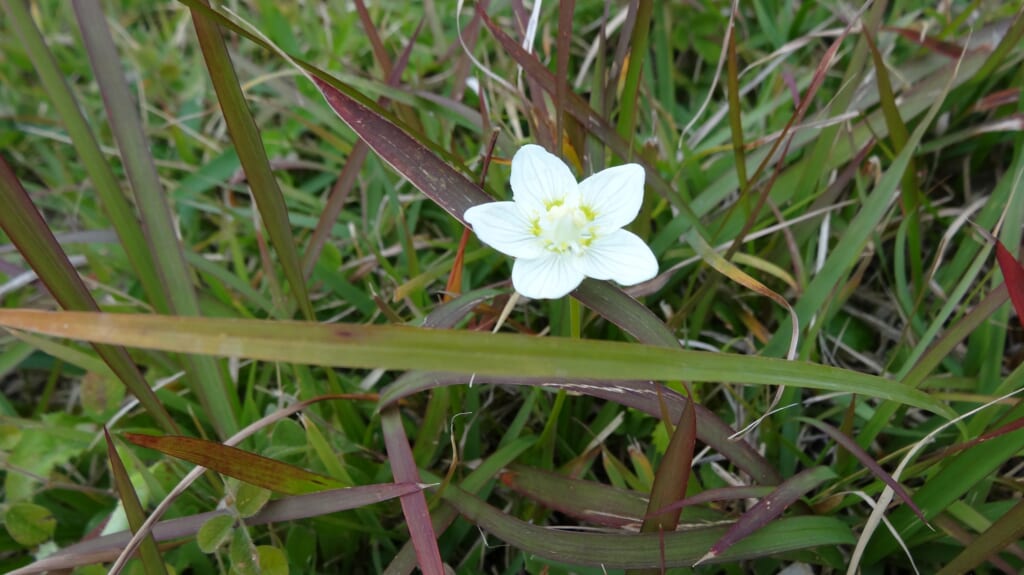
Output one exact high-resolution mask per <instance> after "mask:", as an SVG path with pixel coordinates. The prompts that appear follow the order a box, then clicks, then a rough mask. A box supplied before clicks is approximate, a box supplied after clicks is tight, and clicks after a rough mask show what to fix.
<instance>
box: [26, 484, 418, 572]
mask: <svg viewBox="0 0 1024 575" xmlns="http://www.w3.org/2000/svg"><path fill="white" fill-rule="evenodd" d="M421 489H422V487H420V486H419V485H415V484H411V483H381V484H377V485H361V486H357V487H349V488H345V489H332V490H329V491H321V492H319V493H310V494H307V495H295V496H292V497H286V498H283V499H277V500H275V501H271V502H269V503H267V504H266V505H264V506H263V509H261V510H260V512H259V513H257V514H256V515H253V516H252V517H247V518H245V519H244V520H243V521H244V522H245V524H246V525H249V526H252V525H265V524H267V523H281V522H283V521H294V520H296V519H305V518H308V517H319V516H321V515H326V514H328V513H336V512H338V511H345V510H348V509H356V508H358V507H364V506H366V505H372V504H374V503H380V502H381V501H387V500H389V499H394V498H396V497H401V496H403V495H408V494H409V493H416V492H418V491H420V490H421ZM225 513H228V512H227V511H224V510H221V511H208V512H206V513H199V514H196V515H190V516H188V517H179V518H177V519H169V520H167V521H161V522H159V523H157V524H156V525H155V526H154V528H153V538H154V539H156V540H157V541H170V540H173V539H180V538H182V537H190V536H192V535H195V534H196V532H197V531H199V528H200V527H201V526H202V525H203V524H204V523H206V522H207V521H209V520H210V519H211V518H213V517H216V516H218V515H223V514H225ZM130 539H131V533H129V532H127V531H122V532H120V533H112V534H110V535H103V536H101V537H96V538H95V539H89V540H87V541H83V542H81V543H76V544H74V545H70V546H68V547H65V548H63V549H61V550H60V551H58V552H56V553H54V554H53V555H50V556H48V557H46V558H45V559H41V560H39V561H36V562H34V563H32V564H30V565H26V566H24V567H22V568H20V569H16V570H14V571H11V572H10V573H9V574H8V575H29V574H32V573H43V572H46V571H50V572H54V571H59V570H61V569H73V568H75V567H80V566H82V565H89V564H92V563H101V562H103V563H108V562H110V561H112V560H113V559H114V558H116V557H117V556H118V555H119V554H120V553H121V550H122V549H124V546H125V545H126V544H127V543H128V541H129V540H130Z"/></svg>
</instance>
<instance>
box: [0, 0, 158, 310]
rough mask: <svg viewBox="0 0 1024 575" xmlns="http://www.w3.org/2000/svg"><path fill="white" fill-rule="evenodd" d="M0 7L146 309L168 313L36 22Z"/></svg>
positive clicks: (127, 208)
mask: <svg viewBox="0 0 1024 575" xmlns="http://www.w3.org/2000/svg"><path fill="white" fill-rule="evenodd" d="M3 7H4V9H5V11H6V12H7V16H8V18H10V20H9V27H10V28H12V29H13V30H14V32H15V34H17V36H18V39H19V40H20V41H21V44H22V46H23V47H24V48H25V51H26V53H27V54H28V56H29V58H30V59H31V60H32V65H33V66H34V67H35V69H36V72H37V73H38V74H39V80H40V82H42V84H43V89H44V90H45V91H46V93H47V95H48V96H49V97H50V101H51V103H52V104H53V108H54V110H55V111H56V112H57V114H58V115H59V116H60V118H61V121H62V122H63V123H64V126H65V128H66V129H67V131H68V136H69V137H70V138H71V144H72V145H73V146H74V147H75V152H76V153H77V154H78V157H79V158H80V159H81V161H82V165H83V166H84V167H85V170H86V172H88V174H89V179H91V180H92V183H93V187H94V188H95V190H96V194H97V195H98V196H99V198H100V203H101V204H102V206H103V209H104V211H106V213H107V216H108V217H109V218H110V223H111V224H112V225H113V226H114V231H115V232H117V236H118V238H120V240H121V247H122V248H123V249H124V251H125V255H126V256H127V257H128V262H129V263H130V264H131V266H132V269H133V270H134V271H135V274H136V276H137V277H138V278H139V282H140V283H141V284H142V291H143V292H145V294H146V298H147V300H148V302H149V304H150V305H152V306H153V307H154V308H155V309H156V311H157V312H159V313H168V312H169V311H170V307H169V304H168V301H167V296H166V294H165V293H164V291H163V289H162V287H161V283H160V276H159V274H158V273H157V270H156V265H155V264H154V263H153V259H152V258H151V257H150V255H149V252H148V251H147V250H146V241H145V236H144V235H143V233H142V227H141V226H140V225H139V220H138V218H137V217H136V215H135V210H134V209H133V208H132V206H131V204H129V203H128V200H127V198H126V197H125V195H124V194H123V193H122V192H121V184H120V183H119V182H118V180H117V178H115V177H114V172H113V170H112V169H111V167H110V163H109V162H108V161H107V158H106V157H105V156H104V155H103V151H102V150H101V149H100V145H99V143H98V142H97V141H96V136H95V135H94V134H93V132H92V129H91V128H90V127H89V124H88V122H87V121H86V119H85V116H84V115H83V114H82V111H81V110H80V109H79V107H78V104H77V102H75V97H74V95H73V94H72V93H71V89H70V88H69V87H68V83H67V80H65V77H64V73H63V72H61V70H60V69H59V68H58V66H57V62H56V60H55V59H54V57H53V54H52V53H51V52H50V50H49V48H48V47H47V46H46V42H45V41H44V40H43V35H42V34H41V33H40V31H39V28H38V27H37V26H36V23H35V20H33V19H32V17H31V16H30V15H29V13H28V10H27V8H26V3H25V2H24V1H22V0H3Z"/></svg>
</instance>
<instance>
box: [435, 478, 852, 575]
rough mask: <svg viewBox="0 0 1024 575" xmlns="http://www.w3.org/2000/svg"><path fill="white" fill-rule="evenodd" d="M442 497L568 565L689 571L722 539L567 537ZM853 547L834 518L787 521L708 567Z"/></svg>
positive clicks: (691, 534)
mask: <svg viewBox="0 0 1024 575" xmlns="http://www.w3.org/2000/svg"><path fill="white" fill-rule="evenodd" d="M444 498H445V500H446V501H448V502H449V503H451V504H452V505H454V506H455V507H456V508H457V509H458V510H459V513H461V514H462V515H463V516H464V517H466V519H468V520H470V521H472V522H473V523H475V524H476V525H477V527H480V528H481V529H485V530H486V531H488V532H490V533H491V534H493V535H495V536H497V537H498V538H500V539H502V540H504V541H506V542H508V543H509V544H511V545H513V546H515V547H516V548H517V549H521V550H522V551H524V552H527V553H533V554H535V555H538V556H540V557H544V558H547V559H552V560H555V561H563V562H566V563H571V564H574V565H594V566H601V567H606V568H626V569H629V568H638V569H643V568H656V567H661V566H662V565H664V566H665V567H683V566H691V565H693V563H694V562H696V561H697V560H698V559H699V558H700V557H701V556H702V555H704V554H705V552H706V551H707V549H708V548H709V547H710V546H711V544H712V543H714V542H715V541H716V540H717V539H719V538H720V537H721V536H722V535H724V534H725V529H724V528H719V527H715V528H709V529H694V530H688V531H684V532H673V533H649V534H647V533H645V534H619V533H573V532H568V531H561V530H555V529H547V528H545V527H541V526H539V525H533V524H529V523H526V522H524V521H520V520H518V519H515V518H513V517H511V516H509V515H506V514H504V513H502V512H501V511H499V510H497V509H495V508H493V507H491V506H490V505H487V504H486V503H484V502H483V501H481V500H479V499H477V498H476V497H473V496H472V495H470V494H468V493H466V492H465V491H462V490H460V489H455V488H449V489H448V490H446V491H445V494H444ZM853 542H854V538H853V535H852V534H851V533H850V529H849V527H847V526H846V525H845V524H843V523H842V522H841V521H839V520H838V519H834V518H831V517H792V518H788V519H781V520H779V521H775V522H772V523H771V524H769V525H767V526H765V527H764V529H762V530H761V531H760V532H758V533H755V534H754V535H752V536H750V537H748V538H746V539H745V540H743V541H740V542H739V543H737V544H736V545H734V546H732V547H731V548H730V549H728V550H726V551H725V552H724V553H723V554H721V555H719V556H718V557H715V558H714V559H711V560H710V561H709V562H711V563H724V562H727V561H740V560H743V559H752V558H756V557H770V556H773V555H777V554H780V553H785V552H788V551H794V550H798V549H809V548H812V547H817V546H835V545H848V544H851V543H853ZM662 556H664V563H662Z"/></svg>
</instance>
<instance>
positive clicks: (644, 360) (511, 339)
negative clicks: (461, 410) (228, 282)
mask: <svg viewBox="0 0 1024 575" xmlns="http://www.w3.org/2000/svg"><path fill="white" fill-rule="evenodd" d="M0 325H3V326H5V327H8V328H13V329H21V330H26V331H31V332H35V333H41V334H48V335H53V336H58V337H71V338H75V339H82V340H85V341H94V342H100V343H117V344H128V345H132V346H133V347H140V348H146V349H160V350H164V351H176V352H182V353H202V354H208V355H217V356H234V357H249V358H253V359H259V360H264V361H284V362H292V363H308V364H314V365H324V366H337V367H353V368H384V369H402V370H406V369H415V370H431V371H441V370H446V371H456V372H461V373H468V374H473V373H477V374H480V375H496V376H501V375H518V376H525V377H529V376H538V377H581V378H593V379H602V380H607V379H623V380H625V379H629V380H636V379H640V380H647V379H651V380H659V381H676V380H688V381H731V382H734V383H748V384H759V385H789V386H794V387H803V388H808V389H819V390H825V391H831V392H844V393H856V394H859V395H866V396H871V397H878V398H881V399H888V400H892V401H897V402H900V403H903V404H906V405H912V406H915V407H920V408H923V409H927V410H929V411H932V412H934V413H938V414H941V415H944V416H951V415H952V411H951V410H950V409H949V408H948V407H946V406H945V405H943V404H942V403H940V402H938V401H936V400H935V399H932V398H931V397H929V396H928V395H927V394H925V393H923V392H921V391H919V390H917V389H911V388H907V387H906V386H903V385H895V384H894V383H893V382H892V381H889V380H886V379H882V378H880V377H875V376H871V375H867V374H862V373H857V372H853V371H848V370H844V369H839V368H834V367H829V366H825V365H819V364H813V363H805V362H791V361H784V360H780V359H773V358H766V357H758V356H744V355H738V354H727V353H721V354H714V353H704V352H696V351H688V350H673V349H666V348H661V347H652V346H647V345H642V344H631V343H623V342H614V341H598V340H572V339H564V338H554V337H545V338H538V337H531V336H522V335H517V334H503V333H498V334H489V333H478V332H470V331H452V330H435V329H421V328H413V327H406V326H392V325H353V324H332V325H322V324H314V323H303V322H294V321H262V320H245V319H218V318H193V317H175V316H143V315H127V314H96V313H82V312H44V311H36V310H21V309H5V310H0Z"/></svg>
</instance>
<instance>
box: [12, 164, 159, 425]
mask: <svg viewBox="0 0 1024 575" xmlns="http://www.w3.org/2000/svg"><path fill="white" fill-rule="evenodd" d="M0 205H2V206H3V209H0V229H3V231H4V234H6V235H7V237H8V238H10V240H11V241H12V242H13V243H14V245H15V246H17V248H18V251H19V252H20V253H21V255H22V257H24V258H25V261H27V262H28V263H29V265H31V266H32V269H33V271H35V272H36V275H38V276H39V278H40V279H41V280H42V281H43V283H44V284H45V285H46V287H47V288H48V289H49V290H50V293H51V294H53V297H54V298H55V299H56V300H57V302H58V303H59V304H60V305H61V307H63V308H64V309H69V310H79V311H99V309H100V308H99V306H98V305H97V304H96V301H95V300H94V299H93V298H92V295H91V294H90V293H89V288H87V287H86V286H85V283H84V282H83V281H82V278H81V277H79V276H78V272H77V271H76V270H75V267H74V266H73V265H71V262H70V261H69V260H68V256H67V254H65V253H64V250H63V249H61V247H60V244H59V243H58V242H57V238H55V237H54V236H53V232H51V231H50V228H49V227H47V225H46V222H45V220H43V216H42V214H40V213H39V210H37V209H36V207H35V205H34V204H33V203H32V199H31V198H30V197H29V195H28V192H27V191H26V190H25V188H24V187H22V185H21V182H20V181H19V180H18V178H17V176H15V175H14V171H13V170H11V167H10V166H9V165H8V164H7V161H6V160H5V159H4V158H3V156H0ZM93 347H94V348H95V349H96V353H98V354H99V356H100V357H101V358H103V361H104V362H106V364H107V365H108V366H110V369H111V371H113V372H114V373H115V374H117V377H118V379H120V380H121V382H122V383H123V384H124V386H125V387H126V388H128V391H130V392H131V393H132V394H134V395H135V397H136V398H138V400H139V403H141V404H142V406H143V407H145V408H146V411H147V412H149V414H150V415H151V416H152V417H153V418H154V419H155V420H156V422H157V424H158V425H160V427H161V428H162V429H163V430H164V431H167V432H169V433H177V427H176V426H175V424H174V420H173V419H171V416H170V414H169V413H167V410H166V409H164V406H163V404H161V403H160V400H158V399H157V397H156V394H155V393H153V390H152V388H150V387H149V384H148V383H146V380H145V379H144V378H143V377H142V374H141V373H140V372H139V369H138V367H136V366H135V363H134V362H132V360H131V358H130V357H129V356H128V352H127V351H125V349H124V348H122V347H114V346H109V345H95V346H93Z"/></svg>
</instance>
